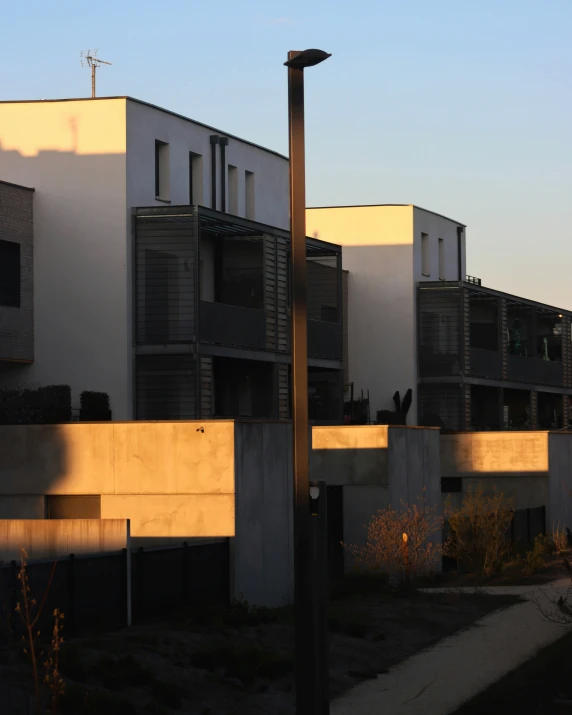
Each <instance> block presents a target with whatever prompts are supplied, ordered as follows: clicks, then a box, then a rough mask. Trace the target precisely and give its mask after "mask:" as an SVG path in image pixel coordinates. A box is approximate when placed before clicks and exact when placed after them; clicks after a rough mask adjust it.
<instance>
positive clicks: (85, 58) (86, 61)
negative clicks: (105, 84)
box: [80, 50, 111, 99]
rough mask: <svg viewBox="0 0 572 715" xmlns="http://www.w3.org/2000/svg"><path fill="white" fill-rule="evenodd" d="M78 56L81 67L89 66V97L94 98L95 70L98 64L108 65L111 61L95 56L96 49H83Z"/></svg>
mask: <svg viewBox="0 0 572 715" xmlns="http://www.w3.org/2000/svg"><path fill="white" fill-rule="evenodd" d="M80 57H81V66H82V67H91V98H92V99H95V72H96V70H97V68H98V67H99V66H100V65H110V64H111V62H106V61H105V60H100V59H99V58H98V57H97V50H84V52H82V53H81V54H80Z"/></svg>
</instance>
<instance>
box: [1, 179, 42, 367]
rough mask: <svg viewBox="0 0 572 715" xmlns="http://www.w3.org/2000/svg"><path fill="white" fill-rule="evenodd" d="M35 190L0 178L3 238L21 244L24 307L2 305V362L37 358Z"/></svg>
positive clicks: (21, 294)
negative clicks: (33, 205)
mask: <svg viewBox="0 0 572 715" xmlns="http://www.w3.org/2000/svg"><path fill="white" fill-rule="evenodd" d="M33 197H34V193H33V190H31V189H27V188H25V187H23V186H14V185H13V184H8V183H5V182H2V181H0V241H14V242H16V243H19V244H20V307H19V308H9V307H6V306H2V305H0V361H1V360H15V361H24V362H29V361H32V360H33V359H34V242H33V237H34V231H33V220H32V204H33Z"/></svg>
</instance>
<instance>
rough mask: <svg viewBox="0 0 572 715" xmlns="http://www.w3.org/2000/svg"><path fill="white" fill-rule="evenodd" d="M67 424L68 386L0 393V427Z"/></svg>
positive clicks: (11, 390)
mask: <svg viewBox="0 0 572 715" xmlns="http://www.w3.org/2000/svg"><path fill="white" fill-rule="evenodd" d="M70 421H71V389H70V387H69V385H49V386H47V387H37V388H31V387H15V388H12V389H2V390H0V424H4V425H28V424H60V423H63V422H70Z"/></svg>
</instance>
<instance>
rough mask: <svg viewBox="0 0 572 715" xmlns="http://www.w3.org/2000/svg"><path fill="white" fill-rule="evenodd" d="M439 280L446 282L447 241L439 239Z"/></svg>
mask: <svg viewBox="0 0 572 715" xmlns="http://www.w3.org/2000/svg"><path fill="white" fill-rule="evenodd" d="M439 280H440V281H444V280H445V241H444V240H443V239H442V238H440V239H439Z"/></svg>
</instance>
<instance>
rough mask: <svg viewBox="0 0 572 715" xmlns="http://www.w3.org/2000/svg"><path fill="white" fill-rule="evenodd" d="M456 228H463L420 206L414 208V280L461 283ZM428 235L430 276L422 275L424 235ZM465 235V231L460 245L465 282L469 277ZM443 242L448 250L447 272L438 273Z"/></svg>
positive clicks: (446, 259) (446, 256)
mask: <svg viewBox="0 0 572 715" xmlns="http://www.w3.org/2000/svg"><path fill="white" fill-rule="evenodd" d="M457 226H461V224H460V223H458V222H457V221H453V220H452V219H449V218H446V217H445V216H440V215H439V214H435V213H432V212H431V211H425V210H424V209H421V208H419V207H418V206H415V207H413V280H414V281H415V283H417V282H419V281H438V280H441V279H443V280H446V281H458V280H459V265H458V246H457ZM422 233H425V234H427V236H428V240H429V273H430V275H429V276H425V275H423V271H422V257H421V234H422ZM465 233H466V229H465V228H463V236H462V245H461V267H462V270H461V276H462V280H464V279H465V275H466V265H465V263H466V250H465ZM440 238H441V239H443V241H444V249H445V266H444V268H445V273H444V275H443V276H440V275H439V273H440V271H439V239H440Z"/></svg>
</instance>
